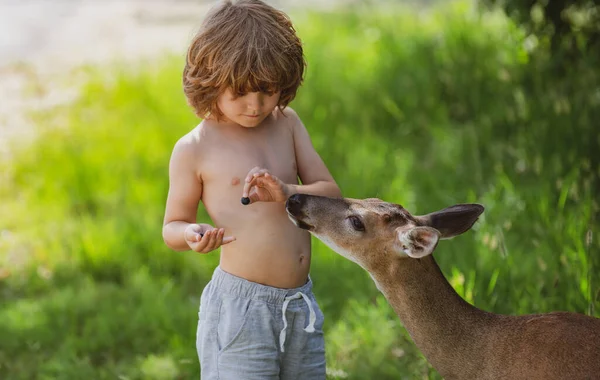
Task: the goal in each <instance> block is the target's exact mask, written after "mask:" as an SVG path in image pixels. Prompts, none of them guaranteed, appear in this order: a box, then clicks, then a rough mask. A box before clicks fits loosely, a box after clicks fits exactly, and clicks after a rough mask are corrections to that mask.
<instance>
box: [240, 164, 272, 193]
mask: <svg viewBox="0 0 600 380" xmlns="http://www.w3.org/2000/svg"><path fill="white" fill-rule="evenodd" d="M268 172H269V171H268V170H267V169H263V168H260V167H258V166H255V167H254V168H252V169H251V170H250V171H249V172H248V175H246V179H245V181H244V190H243V191H242V196H243V197H248V193H249V192H250V188H251V186H252V181H253V180H254V179H255V178H258V177H261V176H263V175H265V174H267V173H268Z"/></svg>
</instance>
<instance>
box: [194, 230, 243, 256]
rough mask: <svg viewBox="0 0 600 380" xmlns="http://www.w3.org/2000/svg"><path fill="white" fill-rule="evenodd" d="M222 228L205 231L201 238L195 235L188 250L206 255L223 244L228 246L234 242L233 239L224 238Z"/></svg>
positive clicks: (231, 237)
mask: <svg viewBox="0 0 600 380" xmlns="http://www.w3.org/2000/svg"><path fill="white" fill-rule="evenodd" d="M224 235H225V229H224V228H214V229H211V230H208V231H206V232H205V233H204V234H203V236H200V234H197V235H196V236H195V240H192V243H191V244H190V248H192V249H193V250H194V251H196V252H199V253H208V252H211V251H214V250H215V249H217V248H219V247H220V246H221V245H223V244H229V243H231V242H233V241H235V237H233V236H227V237H225V236H224Z"/></svg>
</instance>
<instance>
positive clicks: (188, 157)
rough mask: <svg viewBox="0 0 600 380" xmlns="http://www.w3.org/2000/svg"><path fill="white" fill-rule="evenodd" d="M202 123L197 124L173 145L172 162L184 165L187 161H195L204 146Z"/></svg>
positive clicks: (189, 162)
mask: <svg viewBox="0 0 600 380" xmlns="http://www.w3.org/2000/svg"><path fill="white" fill-rule="evenodd" d="M202 129H203V126H202V123H200V124H199V125H197V126H196V127H195V128H194V129H192V130H191V131H189V132H188V133H186V134H185V135H183V136H182V137H181V138H179V140H177V142H176V143H175V146H174V147H173V153H172V154H171V162H172V164H173V163H174V164H179V165H183V164H185V163H188V164H191V163H193V162H195V161H196V160H195V158H196V156H197V154H198V152H199V151H200V150H201V146H202V140H203V139H202Z"/></svg>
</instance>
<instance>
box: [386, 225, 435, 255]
mask: <svg viewBox="0 0 600 380" xmlns="http://www.w3.org/2000/svg"><path fill="white" fill-rule="evenodd" d="M396 233H397V239H398V241H397V243H398V247H399V251H401V252H404V253H405V254H407V255H408V256H410V257H412V258H415V259H419V258H421V257H425V256H427V255H431V254H432V253H433V250H434V249H435V247H436V246H437V243H438V241H439V239H440V233H439V232H438V231H437V230H436V229H435V228H431V227H414V228H411V229H410V230H408V231H402V230H401V228H398V229H397V230H396Z"/></svg>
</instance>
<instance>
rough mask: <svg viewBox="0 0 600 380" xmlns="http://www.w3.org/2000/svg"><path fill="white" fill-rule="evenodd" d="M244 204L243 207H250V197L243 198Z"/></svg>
mask: <svg viewBox="0 0 600 380" xmlns="http://www.w3.org/2000/svg"><path fill="white" fill-rule="evenodd" d="M242 204H243V205H249V204H250V198H248V197H242Z"/></svg>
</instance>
